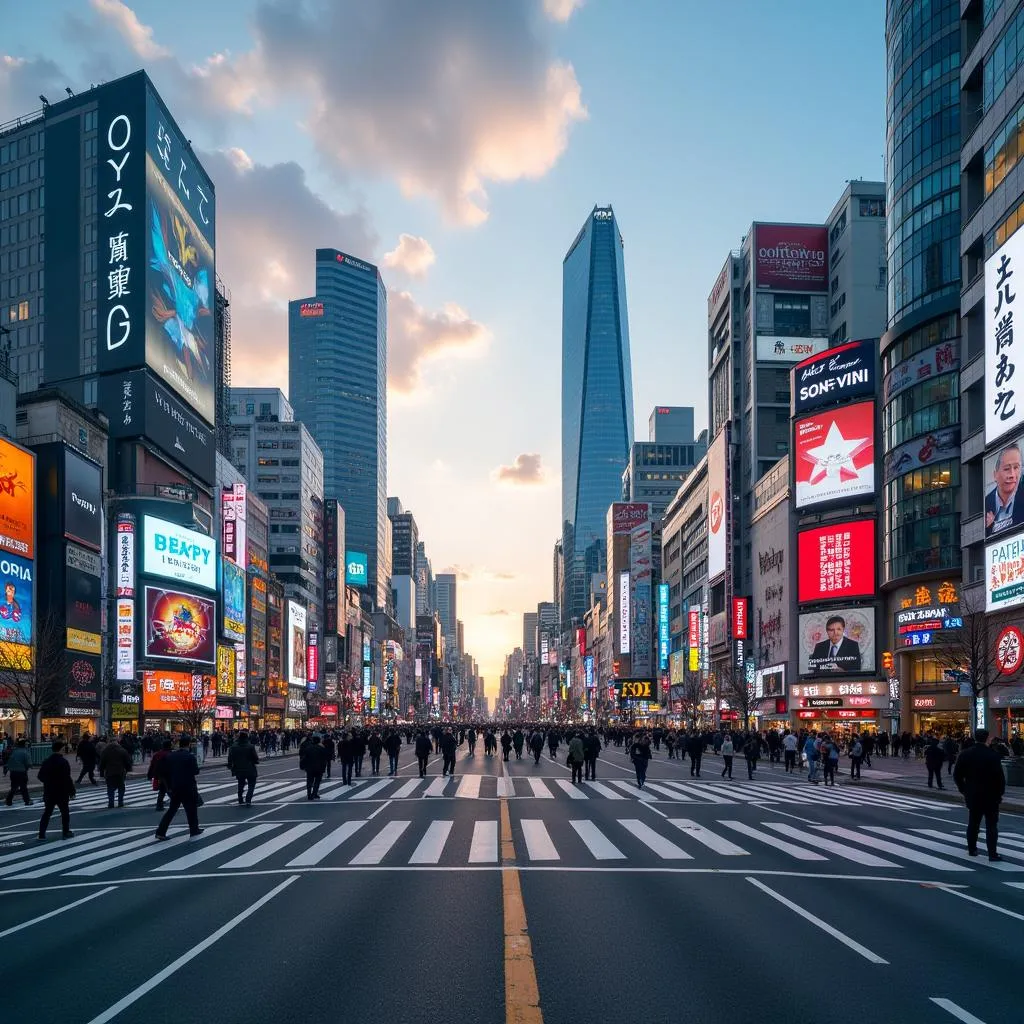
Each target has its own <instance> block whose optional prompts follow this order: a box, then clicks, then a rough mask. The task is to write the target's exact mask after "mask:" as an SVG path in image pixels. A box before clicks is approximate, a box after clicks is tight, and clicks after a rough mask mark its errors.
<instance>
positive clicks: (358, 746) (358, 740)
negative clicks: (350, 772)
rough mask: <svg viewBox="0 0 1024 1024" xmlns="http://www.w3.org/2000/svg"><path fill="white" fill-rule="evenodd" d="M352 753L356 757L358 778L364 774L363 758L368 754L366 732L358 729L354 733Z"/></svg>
mask: <svg viewBox="0 0 1024 1024" xmlns="http://www.w3.org/2000/svg"><path fill="white" fill-rule="evenodd" d="M352 753H353V755H354V757H355V769H356V778H358V777H359V776H360V775H362V774H363V758H364V757H365V756H366V733H364V732H363V730H362V729H356V730H355V732H353V733H352Z"/></svg>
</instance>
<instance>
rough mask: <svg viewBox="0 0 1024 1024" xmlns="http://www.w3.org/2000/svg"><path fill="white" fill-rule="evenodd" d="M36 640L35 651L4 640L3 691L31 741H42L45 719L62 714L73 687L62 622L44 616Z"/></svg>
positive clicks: (0, 649)
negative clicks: (20, 718) (24, 726)
mask: <svg viewBox="0 0 1024 1024" xmlns="http://www.w3.org/2000/svg"><path fill="white" fill-rule="evenodd" d="M34 640H35V643H34V644H33V645H32V647H31V648H28V647H26V646H25V645H24V644H17V643H12V642H10V641H8V640H0V690H3V691H5V692H6V696H7V699H8V700H10V701H11V702H12V703H13V704H14V706H15V707H16V708H18V710H19V711H20V712H21V713H22V714H23V715H24V716H25V721H26V722H27V723H28V735H29V739H31V740H34V741H38V740H39V739H40V737H41V734H42V721H43V716H44V715H47V714H54V713H58V714H59V712H60V706H61V704H62V703H63V702H64V700H65V699H66V698H67V696H68V690H69V689H70V688H71V686H72V685H73V684H72V680H71V676H70V673H69V672H68V664H67V652H66V650H65V628H64V623H63V621H62V620H61V618H60V617H59V616H58V615H56V614H54V612H52V611H47V612H44V613H43V614H41V615H40V616H39V617H38V618H37V619H36V624H35V637H34ZM98 686H99V682H98V681H97V687H98Z"/></svg>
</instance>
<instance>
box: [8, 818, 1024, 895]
mask: <svg viewBox="0 0 1024 1024" xmlns="http://www.w3.org/2000/svg"><path fill="white" fill-rule="evenodd" d="M498 834H499V826H498V822H497V820H494V819H486V820H477V821H472V820H466V821H459V820H458V819H457V818H456V817H441V818H438V819H435V820H419V821H413V820H411V819H407V818H395V819H390V820H389V819H386V818H380V817H374V818H361V819H358V820H348V821H345V822H342V823H340V824H335V823H329V822H326V821H298V822H296V821H260V822H252V823H249V824H241V823H237V824H216V825H209V826H207V827H206V829H205V831H204V832H203V834H202V835H201V836H198V837H196V838H194V839H193V838H191V837H189V836H188V835H187V833H186V832H185V831H184V830H182V831H181V832H178V833H174V834H172V835H171V838H170V839H169V840H168V841H167V842H164V843H157V842H155V841H154V839H153V835H152V829H151V828H148V827H145V828H142V827H140V828H127V829H123V828H118V829H96V830H90V831H82V832H79V833H77V834H76V835H75V837H74V838H73V839H69V840H66V841H58V842H49V843H46V844H37V843H35V842H33V841H32V840H31V839H28V840H26V841H25V842H23V843H21V844H20V845H12V846H7V847H4V848H2V849H0V886H2V885H5V884H6V883H9V882H10V883H16V882H28V881H35V880H38V879H43V878H56V877H60V878H63V879H89V878H108V879H113V878H116V877H138V876H139V874H140V873H148V874H152V875H154V876H163V877H167V876H171V875H180V874H187V873H189V872H193V871H201V872H211V871H212V872H214V873H224V874H228V873H230V872H233V871H251V870H280V871H284V870H289V871H291V870H303V869H307V870H331V869H348V868H379V867H387V868H398V867H409V868H431V867H442V868H464V867H486V866H492V867H495V866H498V864H499V844H498ZM512 838H513V846H514V849H515V857H516V863H517V865H519V866H521V867H530V866H538V867H545V866H547V867H550V866H561V867H565V868H570V869H573V868H575V869H578V868H587V867H591V866H602V865H603V866H611V867H626V868H630V867H639V868H650V867H652V866H653V867H658V866H667V867H683V868H686V869H698V870H699V869H708V870H723V869H729V868H738V869H740V870H762V869H770V870H776V869H779V868H780V867H782V868H786V867H790V866H791V867H794V868H797V867H798V868H803V869H806V868H808V867H811V866H815V867H817V868H820V869H822V870H825V871H833V870H836V869H837V866H838V868H839V869H841V868H843V867H848V866H850V865H854V866H855V867H856V870H858V871H864V870H868V869H877V870H879V871H884V872H886V873H896V874H897V875H898V874H899V873H900V872H901V871H906V870H907V869H913V870H922V869H924V870H928V871H933V872H937V873H939V874H940V875H941V876H946V875H950V876H959V875H964V874H967V873H971V872H986V871H992V872H996V873H999V874H1003V875H1006V874H1016V875H1017V876H1020V875H1021V874H1024V837H1020V836H1014V835H1008V836H1004V837H1001V838H1000V850H1001V852H1002V855H1003V860H1001V861H998V862H990V861H989V860H988V859H987V858H986V857H984V856H982V857H979V858H973V857H970V856H969V855H968V854H967V851H966V849H965V843H964V836H963V830H962V829H949V830H944V829H941V828H928V827H921V828H906V829H896V828H888V827H882V826H871V825H860V826H850V827H847V826H838V825H814V826H805V827H798V826H796V825H794V824H792V823H791V822H785V821H773V820H770V819H767V820H763V821H757V822H753V823H752V822H750V821H740V820H738V819H735V818H730V817H721V818H718V819H716V820H714V821H704V822H698V821H695V820H693V819H690V818H685V817H668V818H660V817H659V818H644V819H643V820H642V819H640V818H638V817H635V816H630V815H628V813H627V814H624V815H623V816H622V817H617V818H614V819H609V820H605V819H602V820H601V821H600V822H597V821H594V820H592V819H589V818H583V817H580V818H572V819H563V818H558V819H555V820H545V819H543V818H539V817H528V818H527V817H524V818H520V819H517V820H514V821H513V823H512ZM911 877H913V876H911ZM1010 884H1013V883H1010Z"/></svg>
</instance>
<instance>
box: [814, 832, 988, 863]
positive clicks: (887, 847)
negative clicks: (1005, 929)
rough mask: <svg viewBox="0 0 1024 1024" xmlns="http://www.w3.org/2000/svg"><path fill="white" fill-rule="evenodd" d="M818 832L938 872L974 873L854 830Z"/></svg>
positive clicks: (946, 861)
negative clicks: (826, 833)
mask: <svg viewBox="0 0 1024 1024" xmlns="http://www.w3.org/2000/svg"><path fill="white" fill-rule="evenodd" d="M814 827H815V830H816V831H818V832H828V833H829V834H830V835H834V836H839V838H840V839H849V840H850V842H851V843H860V844H861V845H862V846H867V847H869V848H870V849H873V850H881V851H882V852H883V853H891V854H892V855H893V856H894V857H902V858H903V859H904V860H911V861H913V862H914V863H915V864H922V865H924V867H926V868H935V869H936V870H938V871H972V870H973V868H969V867H967V866H966V865H963V864H955V863H953V862H952V861H948V860H940V859H939V858H938V857H932V856H930V855H929V854H927V853H920V852H919V851H917V850H911V849H908V848H907V847H906V846H898V845H897V844H896V843H889V842H886V840H884V839H875V838H873V837H872V836H866V835H864V834H862V833H860V832H854V831H853V829H849V828H841V827H839V826H838V825H815V826H814Z"/></svg>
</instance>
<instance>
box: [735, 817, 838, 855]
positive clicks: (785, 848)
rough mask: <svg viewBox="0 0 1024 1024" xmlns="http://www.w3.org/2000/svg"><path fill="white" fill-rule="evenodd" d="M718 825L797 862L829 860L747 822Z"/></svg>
mask: <svg viewBox="0 0 1024 1024" xmlns="http://www.w3.org/2000/svg"><path fill="white" fill-rule="evenodd" d="M718 824H719V825H724V826H725V827H726V828H731V829H732V830H733V831H734V832H739V833H740V835H744V836H748V837H749V838H751V839H756V840H757V841H758V842H759V843H764V844H766V845H767V846H770V847H771V848H772V849H773V850H778V851H779V852H780V853H786V854H788V855H789V856H790V857H795V858H796V859H797V860H827V859H828V858H827V857H823V856H822V855H821V854H820V853H815V852H814V851H813V850H805V849H804V848H803V847H802V846H794V845H793V844H792V843H787V842H784V841H783V840H781V839H779V837H778V836H773V835H769V834H768V833H767V832H762V831H761V830H760V829H756V828H754V826H753V825H748V824H747V823H746V822H745V821H720V822H719V823H718Z"/></svg>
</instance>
